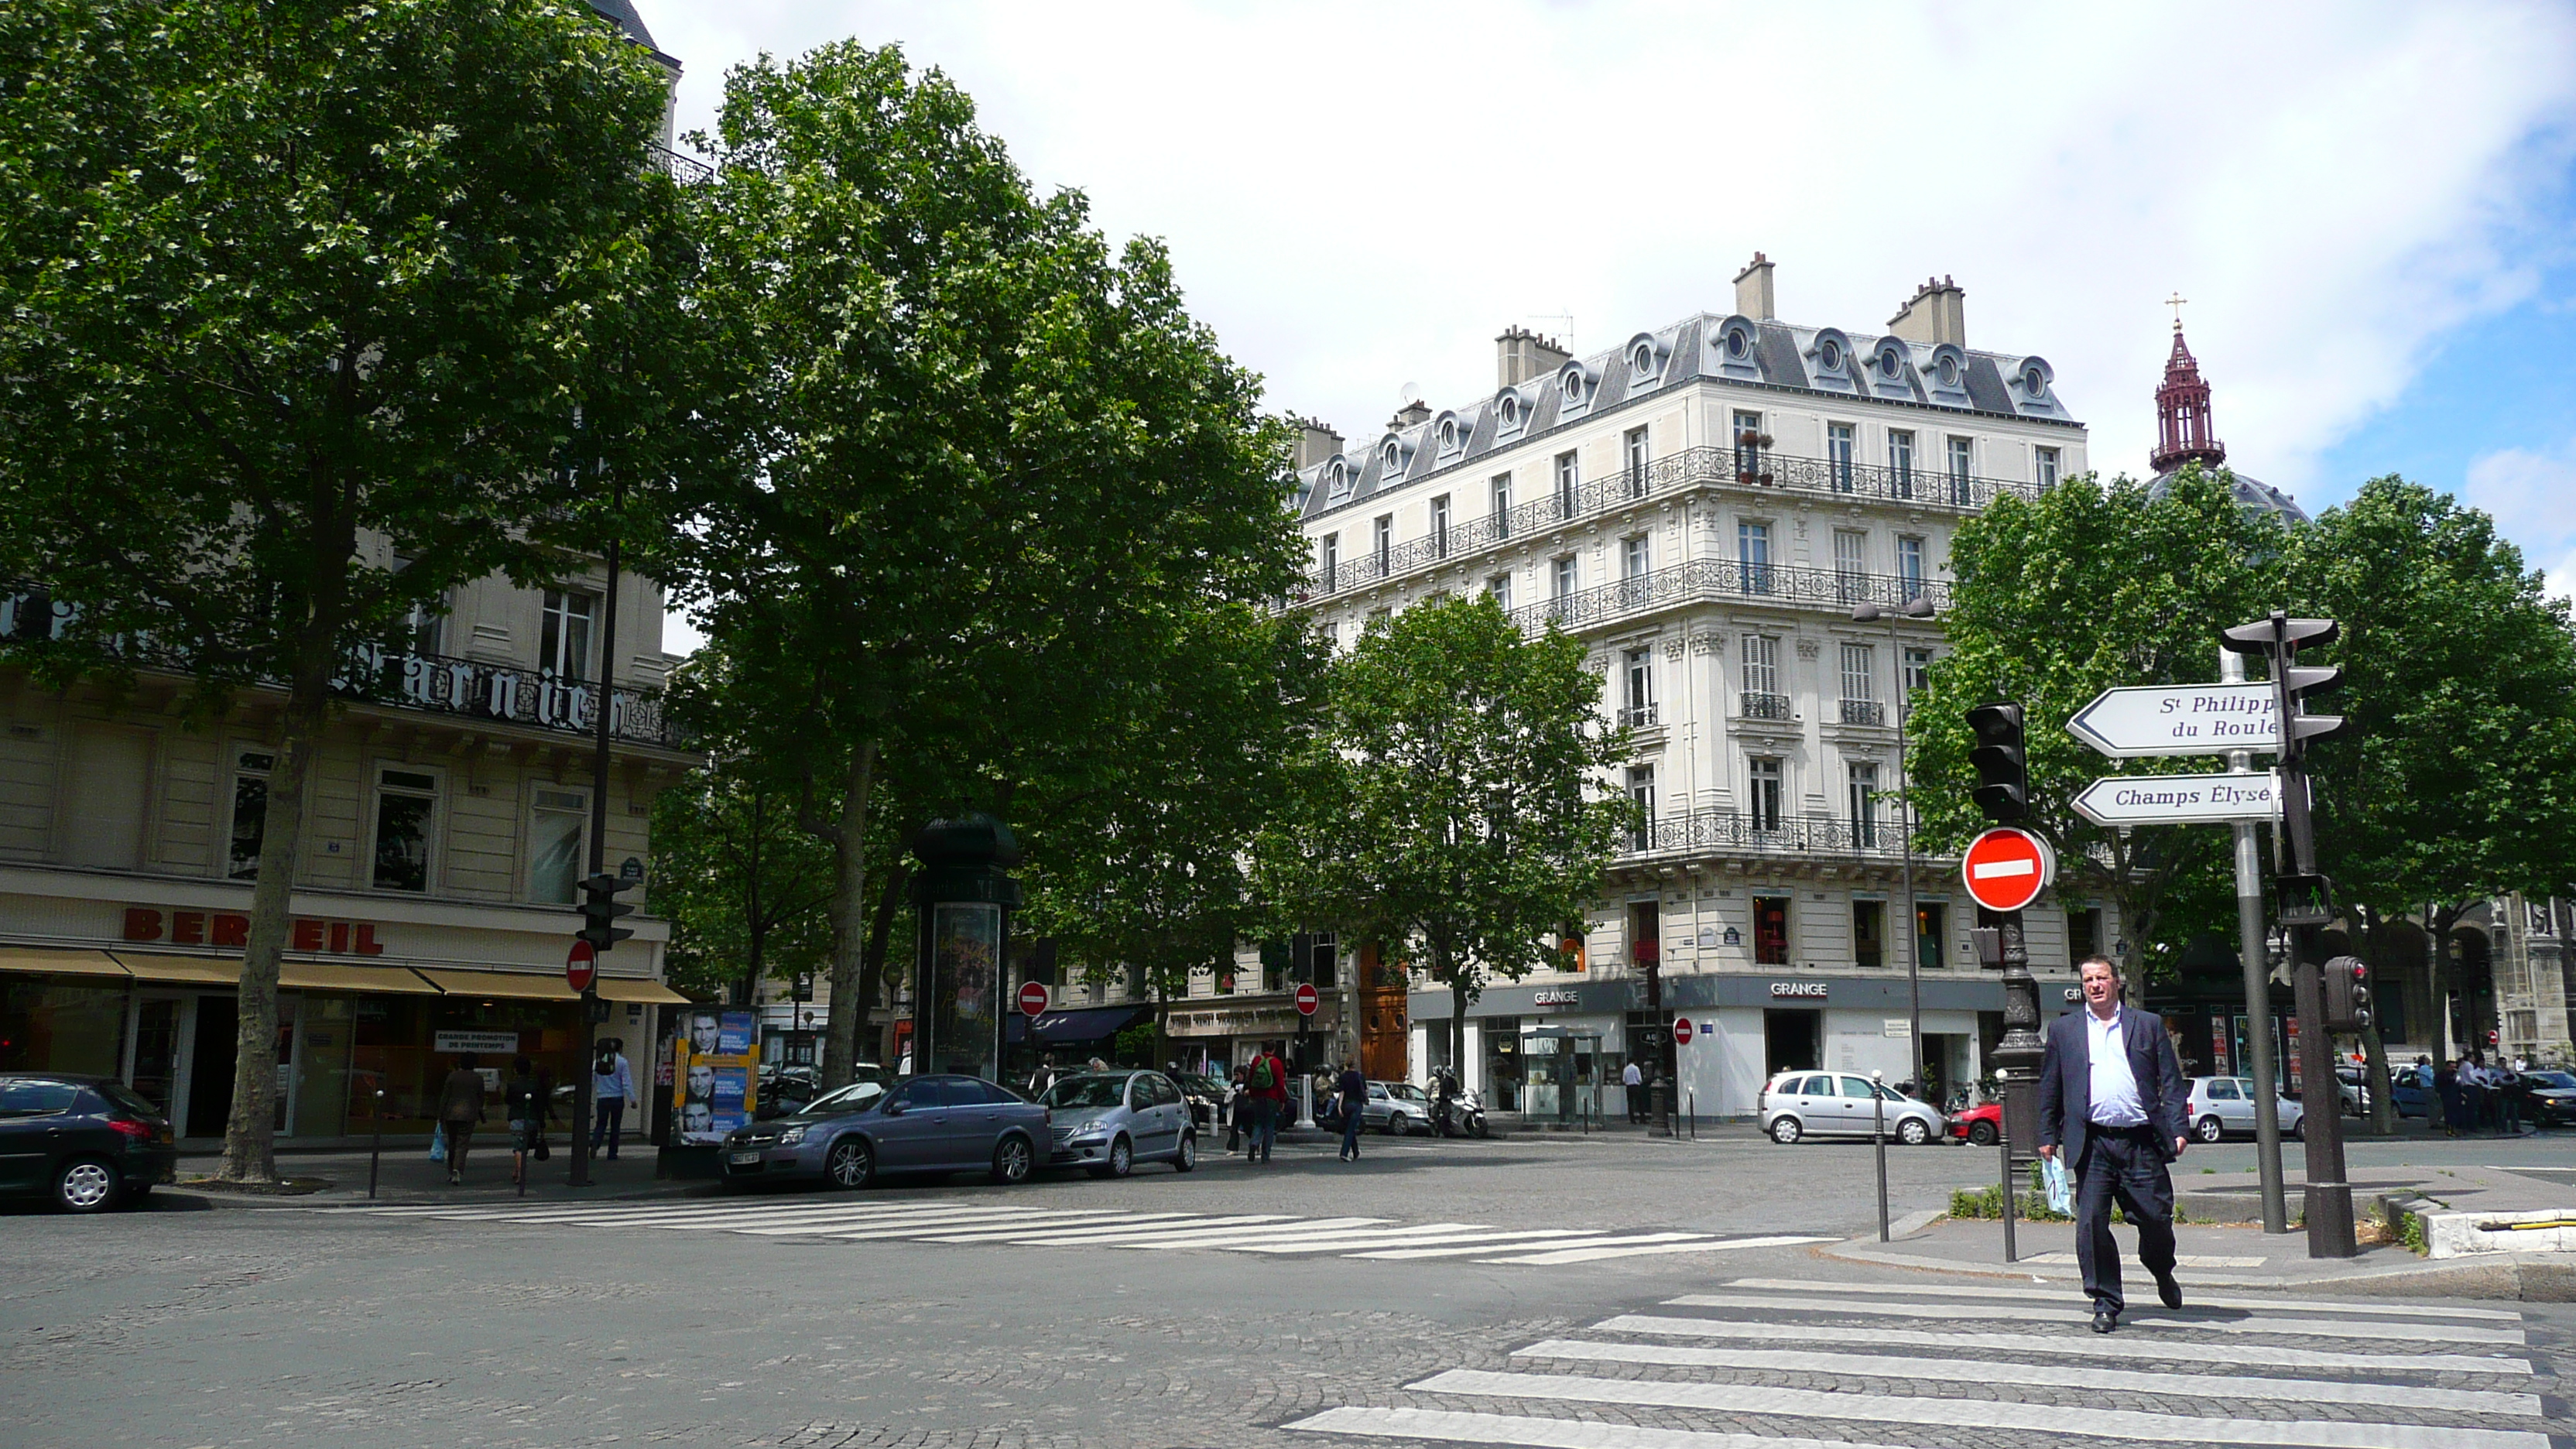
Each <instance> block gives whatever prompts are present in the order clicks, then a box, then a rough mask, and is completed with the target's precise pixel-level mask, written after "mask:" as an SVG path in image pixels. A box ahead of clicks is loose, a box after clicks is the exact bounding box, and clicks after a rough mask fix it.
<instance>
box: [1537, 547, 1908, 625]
mask: <svg viewBox="0 0 2576 1449" xmlns="http://www.w3.org/2000/svg"><path fill="white" fill-rule="evenodd" d="M1918 595H1919V596H1924V597H1928V598H1930V599H1931V600H1932V602H1933V604H1934V605H1935V606H1945V605H1947V604H1948V603H1949V601H1950V589H1949V585H1947V584H1943V583H1927V582H1925V581H1923V580H1920V579H1909V578H1904V577H1901V576H1898V575H1895V574H1854V573H1841V572H1837V571H1835V570H1832V569H1818V568H1806V567H1792V566H1789V565H1785V564H1742V563H1738V562H1736V561H1735V560H1734V559H1716V558H1702V559H1692V560H1691V561H1690V562H1688V563H1682V564H1675V565H1674V566H1673V567H1671V568H1668V569H1657V570H1655V571H1654V572H1652V573H1646V574H1640V575H1638V576H1637V577H1635V578H1633V579H1621V580H1620V581H1619V582H1617V583H1615V584H1603V585H1601V586H1600V587H1598V588H1592V589H1584V590H1581V591H1579V592H1576V593H1571V594H1567V595H1566V596H1564V597H1563V598H1558V599H1549V600H1548V601H1546V602H1545V603H1540V604H1530V605H1527V606H1525V607H1522V608H1518V609H1514V610H1513V611H1512V619H1513V621H1514V622H1516V623H1518V624H1519V625H1520V626H1521V628H1522V629H1523V630H1524V631H1526V632H1528V633H1532V634H1535V633H1538V632H1539V631H1541V630H1543V629H1545V628H1546V627H1547V626H1548V625H1549V624H1555V625H1556V626H1557V627H1558V628H1561V629H1565V630H1568V631H1572V630H1576V629H1581V628H1583V627H1585V626H1587V625H1591V624H1596V623H1601V622H1603V621H1606V620H1610V619H1617V618H1621V617H1624V616H1626V615H1629V614H1635V613H1640V612H1644V611H1646V610H1650V609H1660V608H1670V607H1674V606H1676V605H1681V604H1692V603H1703V602H1712V603H1713V602H1716V601H1718V600H1721V599H1724V600H1730V601H1735V602H1747V601H1750V602H1757V603H1772V604H1782V605H1786V606H1790V607H1794V608H1820V609H1835V610H1846V611H1847V610H1849V609H1850V608H1851V606H1852V605H1854V604H1857V603H1860V602H1861V601H1863V600H1868V601H1870V602H1872V603H1877V604H1884V605H1890V606H1893V605H1897V604H1902V603H1904V602H1905V601H1906V600H1908V599H1911V598H1915V597H1917V596H1918Z"/></svg>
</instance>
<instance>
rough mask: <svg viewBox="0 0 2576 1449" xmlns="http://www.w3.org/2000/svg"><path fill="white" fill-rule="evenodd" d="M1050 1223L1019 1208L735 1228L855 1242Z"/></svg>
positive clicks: (1102, 1221)
mask: <svg viewBox="0 0 2576 1449" xmlns="http://www.w3.org/2000/svg"><path fill="white" fill-rule="evenodd" d="M1115 1221H1116V1219H1114V1218H1091V1219H1085V1220H1083V1221H1082V1222H1080V1223H1074V1222H1066V1223H1063V1224H1061V1225H1060V1226H1062V1227H1065V1228H1072V1227H1076V1226H1095V1225H1096V1226H1103V1227H1106V1226H1109V1225H1111V1224H1112V1223H1113V1222H1115ZM1050 1226H1059V1225H1051V1224H1049V1223H1046V1222H1031V1221H1030V1220H1029V1217H1028V1214H1026V1213H1021V1212H978V1213H973V1214H968V1213H956V1214H952V1215H948V1216H944V1217H931V1216H927V1215H924V1216H920V1217H908V1218H897V1219H890V1220H887V1219H880V1220H878V1221H874V1222H864V1223H850V1224H834V1223H825V1224H822V1225H819V1226H812V1227H807V1226H796V1225H789V1226H785V1227H775V1228H739V1229H736V1231H737V1232H743V1233H750V1234H754V1235H758V1236H765V1237H790V1236H793V1237H814V1238H836V1239H840V1240H842V1241H847V1242H856V1241H859V1240H861V1239H868V1238H928V1237H931V1236H933V1235H935V1234H939V1233H966V1232H979V1231H984V1230H987V1229H992V1230H1003V1229H1007V1230H1011V1231H1014V1232H1018V1233H1042V1232H1045V1231H1047V1230H1048V1229H1049V1228H1050Z"/></svg>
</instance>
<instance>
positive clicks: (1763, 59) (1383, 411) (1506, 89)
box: [644, 0, 2576, 492]
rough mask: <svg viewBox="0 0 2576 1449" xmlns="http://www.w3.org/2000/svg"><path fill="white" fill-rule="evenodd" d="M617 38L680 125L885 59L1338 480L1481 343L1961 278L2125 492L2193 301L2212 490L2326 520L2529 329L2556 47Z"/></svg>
mask: <svg viewBox="0 0 2576 1449" xmlns="http://www.w3.org/2000/svg"><path fill="white" fill-rule="evenodd" d="M644 4H645V6H646V9H647V14H646V17H645V18H646V20H647V22H648V23H649V24H651V25H652V26H653V28H654V30H655V33H656V35H657V37H658V38H659V40H660V41H661V43H662V45H663V48H664V49H666V50H668V51H670V52H672V53H674V54H676V55H678V56H680V57H681V58H682V59H683V60H684V61H685V62H686V63H687V65H688V68H689V69H688V78H687V79H686V81H685V82H684V83H683V88H682V98H681V113H682V117H683V125H684V126H687V125H693V124H698V125H702V124H706V123H707V122H708V121H709V120H710V118H711V117H712V116H713V114H714V111H715V107H716V105H717V102H718V100H719V98H720V85H721V76H722V73H723V71H724V69H725V68H726V67H727V66H729V65H731V64H734V63H736V62H738V61H740V60H743V59H745V58H747V57H749V56H750V55H752V54H753V53H755V52H756V51H758V50H760V49H764V48H765V49H767V50H770V51H772V52H774V53H777V54H779V55H781V56H788V55H793V54H795V53H798V52H800V51H803V50H805V49H808V48H810V47H811V46H813V45H816V44H819V43H821V42H824V41H828V40H832V39H837V38H840V37H842V36H846V35H856V36H857V37H859V38H860V39H862V40H864V41H867V42H869V43H880V42H883V41H887V40H898V41H901V42H902V43H903V44H904V46H905V50H906V53H907V55H908V56H909V57H910V58H911V59H912V60H913V61H914V62H915V63H916V64H923V65H934V64H935V65H938V66H940V67H942V68H943V69H945V70H946V71H947V72H948V73H949V74H951V75H952V76H954V77H955V78H956V79H957V80H958V81H959V82H960V83H961V84H962V85H964V86H965V87H966V88H967V89H968V90H969V91H970V92H971V93H972V94H973V95H974V96H975V97H976V99H977V101H978V102H979V104H980V105H981V107H982V111H983V115H984V119H985V122H986V124H987V125H988V126H989V127H991V128H992V129H993V130H994V131H995V132H997V133H998V134H999V135H1001V136H1003V137H1004V138H1005V139H1007V140H1008V141H1009V142H1010V144H1011V145H1012V147H1013V149H1014V151H1015V153H1016V154H1017V155H1018V156H1019V158H1020V160H1021V162H1022V164H1023V165H1024V166H1026V167H1027V168H1028V169H1029V171H1030V173H1031V174H1032V175H1033V176H1035V177H1037V178H1038V179H1039V180H1040V181H1041V182H1043V183H1045V184H1048V185H1070V186H1078V187H1080V188H1082V189H1083V190H1085V191H1087V192H1088V193H1089V194H1090V196H1091V197H1092V200H1093V202H1094V206H1095V209H1096V215H1097V217H1098V220H1099V222H1100V224H1101V225H1102V226H1103V227H1104V229H1106V230H1107V231H1109V232H1110V233H1111V234H1112V235H1113V236H1123V235H1128V234H1134V233H1150V234H1154V235H1159V236H1162V237H1165V238H1167V239H1168V240H1169V241H1170V242H1171V244H1172V248H1173V251H1174V254H1175V259H1176V264H1177V266H1178V269H1179V273H1180V276H1181V279H1182V281H1183V283H1184V284H1185V285H1186V286H1187V287H1189V288H1190V290H1191V296H1192V303H1193V307H1194V310H1195V311H1196V312H1197V313H1198V314H1199V315H1200V316H1201V317H1203V318H1205V319H1207V320H1208V321H1209V322H1211V323H1212V324H1213V325H1214V326H1215V327H1216V328H1217V329H1218V331H1219V333H1220V335H1221V336H1222V337H1223V339H1224V341H1225V343H1226V345H1227V347H1228V348H1229V350H1230V351H1232V352H1233V353H1234V355H1235V356H1237V357H1238V358H1240V359H1241V360H1243V361H1244V362H1245V363H1246V364H1248V365H1249V366H1251V367H1253V368H1255V369H1257V370H1259V371H1261V372H1262V373H1264V374H1265V375H1266V376H1267V377H1268V379H1269V382H1270V396H1271V401H1272V403H1273V405H1274V406H1277V407H1279V408H1282V409H1287V410H1295V411H1299V412H1306V413H1312V414H1317V415H1320V416H1322V417H1324V418H1325V419H1327V420H1328V421H1331V422H1333V423H1334V424H1336V425H1337V426H1339V427H1340V428H1341V429H1342V430H1343V431H1344V432H1345V433H1346V434H1349V435H1352V436H1353V437H1354V438H1355V439H1356V438H1360V437H1365V436H1366V435H1368V434H1369V433H1371V432H1373V431H1374V430H1375V429H1376V428H1377V426H1378V425H1379V424H1380V423H1382V422H1383V421H1384V419H1385V418H1386V416H1387V414H1388V413H1389V412H1390V411H1391V410H1392V409H1393V407H1394V406H1395V404H1396V402H1397V395H1396V394H1397V389H1398V387H1399V386H1400V385H1401V384H1402V383H1404V382H1406V381H1408V380H1412V381H1418V382H1419V383H1421V384H1422V386H1423V388H1424V390H1425V392H1426V393H1427V394H1428V395H1429V396H1430V397H1431V398H1432V400H1433V401H1434V402H1435V403H1442V404H1446V403H1452V402H1460V401H1465V400H1467V399H1471V398H1475V397H1478V396H1481V395H1483V394H1484V393H1486V392H1487V391H1488V390H1489V389H1490V388H1491V387H1492V384H1493V376H1494V373H1493V360H1492V342H1491V339H1492V337H1493V335H1494V334H1495V333H1496V332H1498V331H1500V330H1501V329H1502V328H1503V327H1504V326H1505V325H1507V324H1512V323H1522V322H1529V321H1532V320H1533V319H1539V318H1543V317H1546V316H1548V315H1549V314H1556V313H1569V312H1570V313H1572V314H1573V315H1574V317H1575V319H1576V321H1575V327H1574V330H1575V333H1576V341H1577V343H1578V344H1579V345H1580V346H1581V347H1583V348H1585V349H1587V350H1588V349H1594V348H1603V347H1608V346H1612V345H1615V344H1616V343H1617V342H1619V341H1621V340H1623V339H1624V338H1626V337H1627V336H1628V335H1629V334H1630V333H1632V332H1634V331H1637V330H1639V329H1641V328H1646V327H1652V326H1658V325H1661V324H1664V323H1667V322H1669V321H1672V320H1673V319H1675V318H1678V317H1681V316H1683V315H1686V314H1688V313H1690V312H1693V311H1696V310H1700V309H1703V308H1707V309H1713V310H1720V311H1724V310H1731V307H1732V293H1731V289H1730V287H1729V282H1730V279H1731V278H1732V276H1733V274H1734V271H1735V269H1736V268H1737V267H1738V266H1739V265H1740V264H1741V263H1742V262H1743V261H1744V260H1745V259H1746V257H1748V256H1749V255H1750V254H1751V253H1752V252H1753V251H1754V250H1755V249H1756V248H1760V249H1761V250H1763V251H1765V252H1767V253H1768V254H1769V255H1770V256H1771V257H1772V258H1773V259H1774V260H1775V261H1777V262H1778V263H1779V264H1780V273H1779V300H1780V308H1781V311H1782V312H1783V313H1784V314H1785V315H1786V316H1788V317H1789V318H1790V319H1791V320H1795V321H1802V322H1808V323H1832V324H1835V325H1840V326H1844V327H1849V328H1854V329H1859V328H1875V327H1878V326H1881V325H1883V324H1884V323H1885V321H1886V319H1887V318H1888V317H1889V316H1890V315H1891V314H1892V313H1893V312H1894V311H1895V310H1896V308H1897V307H1898V305H1900V304H1901V303H1902V302H1903V301H1904V300H1905V298H1906V297H1907V296H1908V295H1910V293H1911V291H1912V289H1913V287H1914V285H1915V284H1916V283H1918V282H1919V281H1921V280H1922V279H1923V277H1924V276H1925V275H1926V274H1929V273H1947V274H1950V275H1952V276H1955V277H1956V278H1957V279H1958V281H1959V282H1960V284H1961V285H1963V286H1964V287H1966V288H1967V290H1968V330H1969V340H1970V342H1971V343H1972V344H1973V345H1977V346H1983V347H1992V348H1995V349H1997V350H2003V351H2032V352H2039V353H2043V354H2045V355H2047V356H2048V357H2049V359H2050V360H2051V361H2052V362H2053V363H2055V364H2056V366H2057V369H2058V377H2059V382H2060V390H2061V391H2062V392H2063V394H2064V395H2065V396H2066V397H2067V398H2068V400H2069V402H2070V404H2071V405H2072V406H2073V407H2074V408H2075V409H2076V411H2077V413H2078V414H2079V416H2082V417H2084V418H2085V419H2086V420H2087V421H2089V422H2090V423H2091V424H2092V425H2093V429H2094V458H2095V461H2096V462H2097V464H2099V465H2101V466H2104V467H2106V468H2112V469H2121V470H2127V471H2133V472H2139V471H2143V470H2144V464H2145V454H2146V451H2147V446H2148V442H2149V440H2150V437H2151V434H2152V430H2153V419H2152V412H2151V398H2152V394H2153V391H2154V387H2155V384H2156V380H2157V377H2158V375H2159V372H2160V369H2161V367H2162V364H2163V360H2164V354H2165V351H2166V348H2167V346H2168V340H2167V331H2166V314H2165V312H2164V310H2163V308H2162V307H2161V305H2160V299H2162V298H2163V297H2164V296H2165V295H2166V294H2168V293H2169V292H2172V291H2174V290H2176V289H2179V290H2180V291H2181V292H2182V293H2183V294H2184V295H2185V296H2187V297H2189V298H2190V299H2191V304H2190V306H2189V307H2188V308H2187V309H2186V312H2185V320H2186V322H2187V323H2188V325H2189V327H2190V330H2191V339H2192V345H2193V348H2194V350H2195V351H2196V352H2197V353H2198V354H2199V355H2200V357H2201V360H2202V363H2203V366H2204V368H2205V369H2206V371H2207V373H2208V375H2209V376H2210V378H2211V379H2212V381H2213V383H2214V384H2215V386H2216V387H2217V390H2218V392H2217V400H2218V404H2217V420H2218V424H2219V430H2220V433H2221V435H2222V436H2223V437H2224V438H2225V439H2226V440H2227V443H2228V445H2229V450H2230V458H2231V460H2232V461H2234V462H2236V463H2237V464H2239V465H2240V466H2242V467H2243V468H2245V469H2246V471H2248V472H2250V473H2253V474H2256V475H2258V476H2261V477H2263V478H2265V479H2266V480H2267V481H2270V482H2273V483H2275V484H2278V485H2280V486H2283V487H2286V488H2289V489H2291V490H2293V491H2294V492H2295V491H2302V490H2307V491H2318V490H2317V489H2316V485H2317V484H2318V482H2319V480H2318V477H2317V473H2316V462H2317V457H2318V455H2319V454H2320V453H2321V452H2322V451H2323V450H2324V449H2326V448H2327V447H2329V446H2331V445H2332V444H2333V443H2334V442H2335V441H2336V440H2337V439H2338V438H2339V437H2341V436H2342V435H2343V434H2345V433H2346V432H2348V431H2350V430H2351V429H2352V428H2354V427H2355V426H2356V425H2357V424H2359V423H2360V422H2361V421H2362V420H2363V419H2365V418H2366V417H2368V416H2369V415H2370V414H2371V413H2372V412H2373V411H2374V410H2376V409H2378V408H2381V407H2384V406H2386V405H2388V404H2389V403H2391V402H2392V401H2394V400H2395V399H2396V398H2397V397H2398V395H2399V394H2400V392H2401V391H2402V390H2403V389H2404V387H2405V385H2406V384H2407V382H2408V380H2409V379H2410V378H2411V377H2412V376H2413V375H2414V373H2415V371H2416V370H2417V368H2418V366H2419V365H2420V363H2421V361H2422V360H2423V359H2424V358H2425V357H2426V356H2427V355H2428V353H2429V352H2430V351H2431V350H2432V348H2433V347H2434V345H2435V344H2436V342H2437V341H2438V339H2439V338H2440V337H2441V336H2442V335H2443V334H2444V333H2445V332H2446V331H2447V330H2449V329H2451V328H2453V327H2455V326H2457V325H2458V324H2460V323H2461V322H2463V321H2466V320H2468V319H2470V318H2473V317H2476V316H2479V315H2483V314H2485V313H2489V312H2492V311H2494V310H2496V309H2499V308H2502V307H2506V306H2510V305H2512V304H2514V303H2516V302H2518V301H2520V300H2521V299H2523V298H2525V297H2526V296H2528V295H2529V294H2530V293H2531V291H2532V289H2533V288H2534V286H2535V285H2536V279H2537V275H2538V271H2537V266H2536V264H2535V263H2534V261H2533V260H2532V258H2533V256H2534V254H2535V246H2536V242H2535V241H2534V238H2535V237H2536V236H2539V235H2541V234H2543V233H2544V232H2545V231H2546V219H2545V218H2542V217H2538V216H2535V215H2534V214H2533V208H2534V206H2535V204H2536V201H2535V199H2536V198H2541V197H2545V196H2549V195H2553V194H2555V192H2556V191H2557V189H2558V188H2559V187H2561V186H2562V185H2563V184H2564V178H2565V173H2566V170H2567V168H2568V165H2569V163H2570V160H2571V157H2576V11H2571V10H2569V9H2567V8H2565V7H2560V6H2538V5H2535V6H2510V5H2464V4H2454V5H2446V6H2438V7H2425V6H2364V5H2339V6H2312V7H2294V6H2281V7H2274V6H2236V7H2224V8H2221V7H2216V6H2211V7H2191V8H2186V9H2184V10H2180V11H2177V10H2174V9H2172V8H2170V7H2161V6H2155V7H2143V6H2142V7H2137V8H2134V9H2128V10H2112V9H2108V8H2105V7H2074V8H2071V9H2051V8H2047V7H2038V8H2033V7H2009V8H1986V9H1966V10H1962V9H1953V8H1916V7H1900V6H1893V5H1890V6H1882V7H1875V8H1873V7H1866V6H1864V7H1858V8H1854V7H1797V8H1795V9H1789V10H1783V11H1777V12H1775V11H1770V10H1761V9H1753V8H1749V7H1748V8H1741V9H1738V8H1721V7H1718V6H1714V5H1707V4H1649V3H1638V4H1627V5H1600V6H1583V7H1577V6H1563V5H1549V4H1540V3H1520V4H1506V3H1478V4H1472V5H1471V4H1452V5H1435V4H1421V5H1409V6H1388V5H1383V4H1358V3H1341V4H1336V3H1321V0H1317V3H1304V4H1298V5H1293V6H1288V5H1277V6H1259V7H1256V6H1233V5H1204V6H1203V5H1191V4H1181V3H1163V4H1130V5H1125V6H1118V7H1103V6H1066V5H1041V4H1025V5H1022V4H968V3H960V0H938V3H935V4H934V3H918V0H916V3H856V0H844V3H838V4H834V3H819V0H792V3H791V0H735V3H729V4H726V5H722V6H696V5H682V4H678V3H673V0H644ZM1538 325H1540V326H1541V327H1542V329H1543V330H1544V329H1548V328H1553V327H1556V326H1559V325H1560V324H1556V323H1553V322H1540V323H1539V324H1538Z"/></svg>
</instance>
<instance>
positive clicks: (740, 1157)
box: [732, 1152, 760, 1167]
mask: <svg viewBox="0 0 2576 1449" xmlns="http://www.w3.org/2000/svg"><path fill="white" fill-rule="evenodd" d="M732 1160H733V1165H734V1166H736V1167H750V1166H752V1165H754V1164H755V1163H758V1162H759V1161H760V1154H759V1153H757V1152H737V1153H735V1154H733V1159H732Z"/></svg>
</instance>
